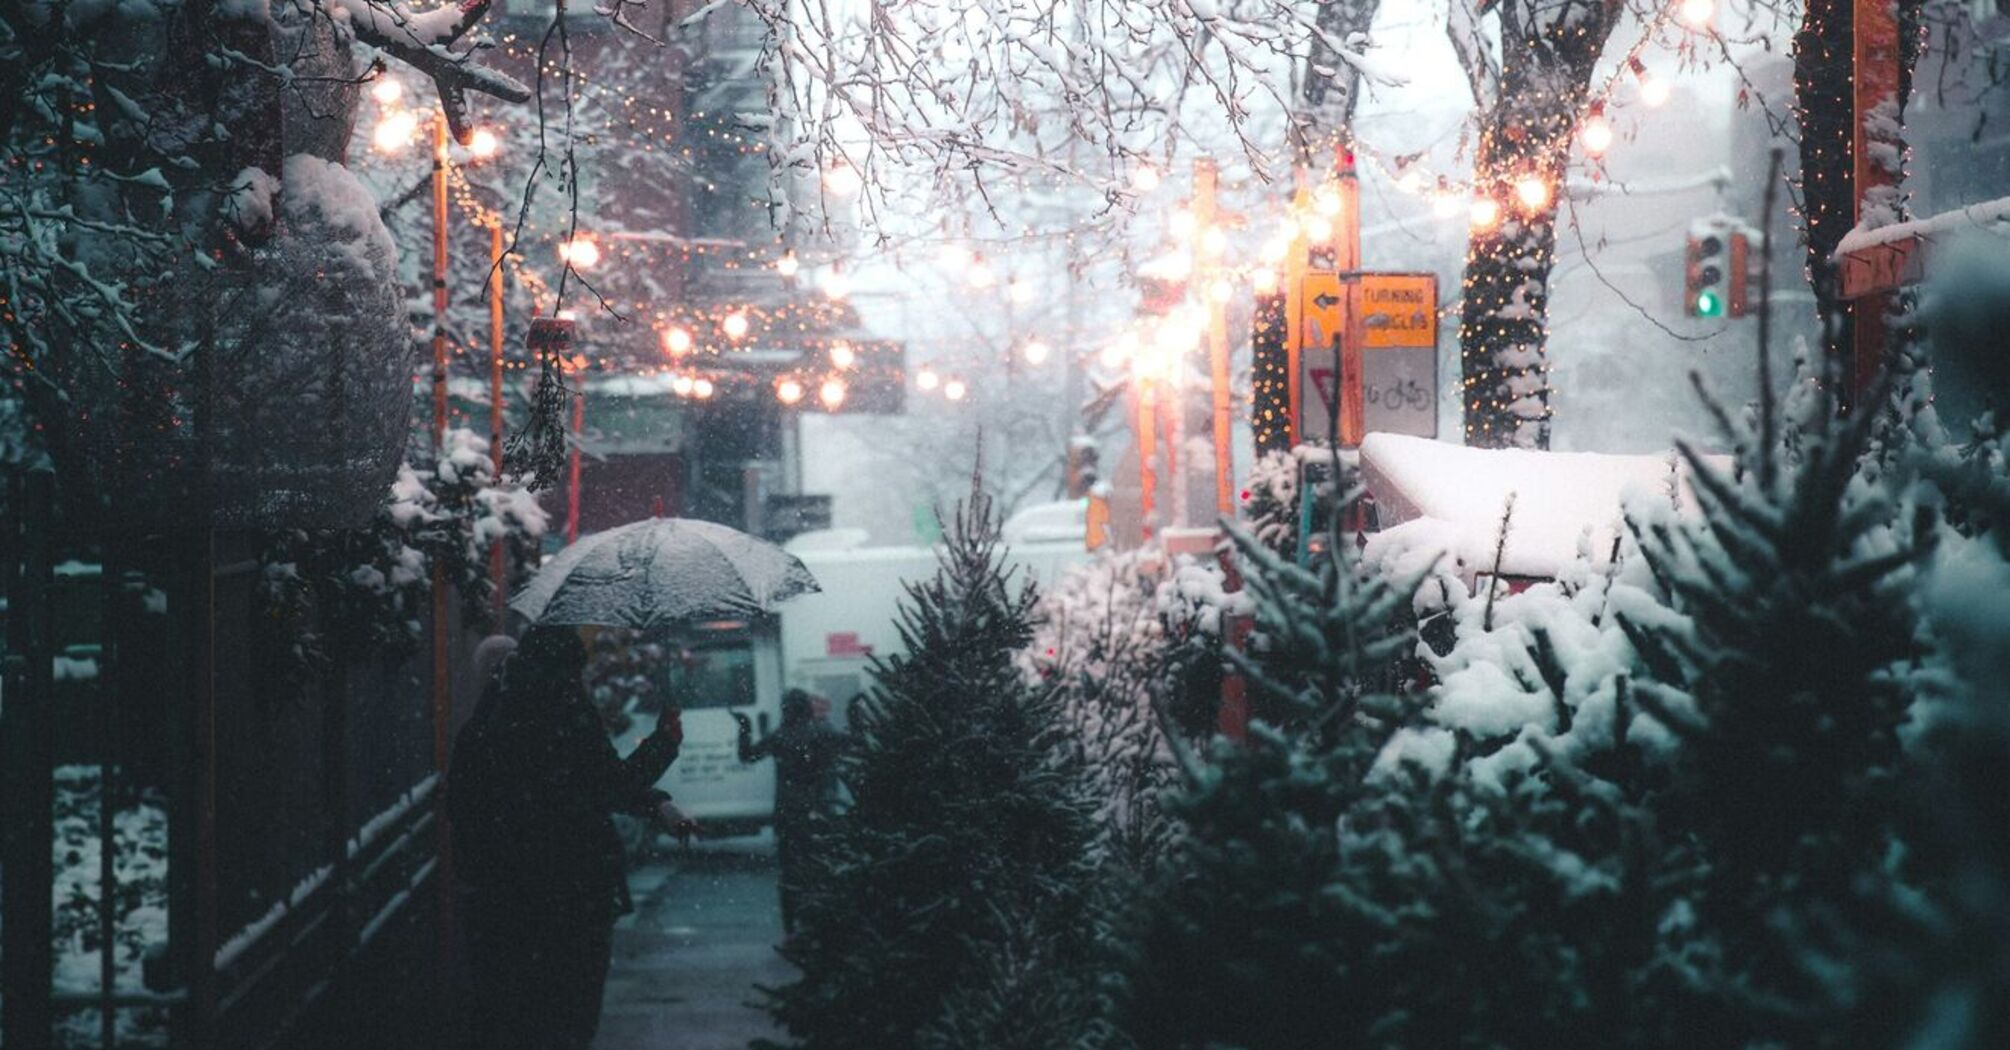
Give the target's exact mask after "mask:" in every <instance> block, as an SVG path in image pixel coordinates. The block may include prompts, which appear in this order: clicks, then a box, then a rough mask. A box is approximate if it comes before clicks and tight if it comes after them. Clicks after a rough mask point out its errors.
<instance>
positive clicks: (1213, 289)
mask: <svg viewBox="0 0 2010 1050" xmlns="http://www.w3.org/2000/svg"><path fill="white" fill-rule="evenodd" d="M1207 297H1208V298H1209V299H1212V300H1214V301H1215V302H1217V303H1225V302H1227V301H1229V300H1230V299H1232V298H1234V297H1235V287H1234V286H1233V285H1231V284H1229V283H1228V280H1227V279H1226V278H1222V277H1217V278H1215V279H1214V281H1213V283H1211V284H1209V285H1208V286H1207Z"/></svg>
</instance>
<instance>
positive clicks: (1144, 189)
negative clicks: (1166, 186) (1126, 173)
mask: <svg viewBox="0 0 2010 1050" xmlns="http://www.w3.org/2000/svg"><path fill="white" fill-rule="evenodd" d="M1159 182H1160V179H1159V169H1157V168H1154V167H1152V166H1151V165H1149V164H1140V165H1138V166H1137V167H1135V168H1133V169H1131V188H1132V189H1134V190H1136V191H1138V192H1139V193H1150V192H1151V191H1153V190H1155V189H1158V188H1159Z"/></svg>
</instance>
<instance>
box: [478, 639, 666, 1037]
mask: <svg viewBox="0 0 2010 1050" xmlns="http://www.w3.org/2000/svg"><path fill="white" fill-rule="evenodd" d="M485 645H486V643H485ZM491 648H493V649H501V650H503V653H504V655H505V656H506V659H505V660H502V665H501V673H500V674H499V675H492V676H491V677H490V678H489V679H488V680H487V681H485V682H484V684H483V697H482V700H481V702H480V703H479V704H478V705H477V707H476V711H475V714H474V715H473V716H472V717H471V718H469V720H468V724H467V725H466V726H464V727H462V729H461V732H460V735H459V737H458V739H457V740H456V742H455V749H454V756H453V765H452V767H451V769H450V771H449V774H448V777H447V815H448V819H449V821H450V826H451V828H452V832H453V845H454V870H455V874H456V876H457V877H458V879H459V882H460V886H461V896H460V900H461V914H462V916H463V918H464V929H465V931H466V944H467V949H468V956H469V959H468V961H469V971H470V975H471V978H472V981H473V985H474V996H473V1002H472V1004H471V1009H470V1011H469V1022H470V1023H469V1025H468V1031H467V1042H466V1045H467V1046H469V1047H476V1046H479V1047H482V1048H484V1050H586V1048H587V1047H589V1046H591V1045H592V1043H593V1036H594V1033H595V1031H596V1030H597V1029H598V1028H599V1024H600V1002H601V992H602V987H603V986H604V985H605V983H606V980H607V969H608V964H609V961H610V957H611V953H612V944H613V928H614V920H615V919H616V918H617V917H619V916H620V915H622V914H623V913H625V912H627V911H629V910H630V902H629V899H628V879H627V872H626V870H625V868H626V865H625V862H624V859H623V857H622V849H621V839H620V837H619V835H618V834H617V833H616V832H615V828H614V822H613V819H612V815H613V814H615V813H629V814H634V815H636V816H644V817H652V816H653V817H656V818H657V819H660V820H663V821H664V822H665V823H672V822H677V823H678V824H681V826H673V829H672V830H675V831H680V832H688V831H689V830H690V825H689V821H688V818H684V817H683V815H682V814H681V813H679V812H678V811H677V810H676V809H675V807H674V806H673V805H671V803H670V798H669V796H668V795H667V794H665V793H663V792H661V791H658V790H656V788H655V787H654V785H655V783H656V781H657V780H658V779H659V778H661V777H662V776H663V773H664V771H665V770H667V769H668V768H669V767H670V764H671V763H672V762H674V761H675V760H676V758H677V752H678V749H679V747H680V746H681V745H682V743H683V737H684V732H683V724H682V721H681V718H680V714H679V712H678V711H677V710H676V709H675V708H672V709H670V710H668V711H666V712H664V715H663V718H662V720H661V721H660V722H658V724H657V727H656V730H655V732H653V733H651V734H650V735H649V736H648V737H647V738H646V739H644V740H643V741H642V743H641V744H640V745H639V746H638V747H637V748H636V749H635V751H634V753H633V754H631V755H629V756H628V758H627V759H625V760H624V759H622V758H621V757H620V756H619V755H618V754H617V753H616V751H615V750H614V745H613V742H612V741H610V740H609V739H608V737H607V734H606V733H605V731H603V729H602V728H601V725H600V720H599V718H598V716H597V715H596V714H595V712H594V710H593V706H592V703H591V701H590V700H589V699H588V697H587V694H586V689H585V684H584V681H583V679H582V676H583V672H584V671H585V669H586V656H587V653H586V646H585V645H584V644H583V643H582V642H581V641H580V637H579V634H578V632H577V631H575V630H573V629H571V628H559V627H533V628H531V629H530V630H529V631H528V632H526V633H525V635H524V637H523V640H522V642H521V644H519V645H518V646H517V647H516V649H515V652H514V653H513V654H510V653H508V651H507V648H506V647H505V646H503V645H502V644H501V643H497V645H495V646H493V647H491ZM478 655H479V650H478ZM487 659H489V660H496V659H498V658H497V657H496V655H495V653H493V652H490V653H489V654H488V655H487Z"/></svg>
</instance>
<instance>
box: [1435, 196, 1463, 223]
mask: <svg viewBox="0 0 2010 1050" xmlns="http://www.w3.org/2000/svg"><path fill="white" fill-rule="evenodd" d="M1464 210H1466V205H1465V202H1464V201H1461V200H1459V199H1458V198H1457V197H1456V196H1453V195H1452V194H1449V193H1445V194H1440V195H1439V196H1438V198H1437V199H1436V200H1434V201H1432V202H1431V211H1432V212H1433V213H1434V214H1436V215H1437V217H1438V218H1440V219H1449V218H1452V217H1453V216H1455V215H1457V214H1458V213H1460V212H1462V211H1464Z"/></svg>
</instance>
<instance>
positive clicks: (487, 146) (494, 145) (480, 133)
mask: <svg viewBox="0 0 2010 1050" xmlns="http://www.w3.org/2000/svg"><path fill="white" fill-rule="evenodd" d="M501 149H502V140H501V139H499V138H497V137H496V133H495V132H493V131H490V130H489V129H488V128H476V129H475V131H474V134H472V135H469V136H468V153H470V154H472V155H473V156H474V158H475V159H476V160H487V159H489V158H490V157H493V156H495V155H496V152H497V151H498V150H501Z"/></svg>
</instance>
